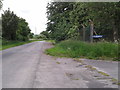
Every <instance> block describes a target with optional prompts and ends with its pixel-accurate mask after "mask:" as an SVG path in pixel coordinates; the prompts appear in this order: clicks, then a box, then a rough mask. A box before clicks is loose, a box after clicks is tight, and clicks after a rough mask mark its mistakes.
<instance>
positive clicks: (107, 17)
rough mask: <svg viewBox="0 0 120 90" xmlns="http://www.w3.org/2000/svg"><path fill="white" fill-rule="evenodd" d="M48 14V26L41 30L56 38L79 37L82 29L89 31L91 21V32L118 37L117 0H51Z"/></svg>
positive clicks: (119, 9)
mask: <svg viewBox="0 0 120 90" xmlns="http://www.w3.org/2000/svg"><path fill="white" fill-rule="evenodd" d="M47 18H48V23H47V30H46V31H44V32H42V33H43V34H44V35H46V36H47V37H48V38H49V39H54V40H56V41H61V40H66V39H70V38H73V39H80V38H81V36H82V33H81V31H82V30H83V29H84V28H85V30H86V31H89V29H90V24H91V23H92V24H93V25H94V34H98V35H103V36H104V39H105V40H107V41H118V40H119V38H120V36H119V35H120V2H87V3H86V2H51V3H48V5H47ZM86 37H87V36H86Z"/></svg>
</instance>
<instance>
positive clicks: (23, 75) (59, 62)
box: [0, 41, 117, 88]
mask: <svg viewBox="0 0 120 90" xmlns="http://www.w3.org/2000/svg"><path fill="white" fill-rule="evenodd" d="M50 47H52V45H51V43H48V42H45V41H36V42H32V43H29V44H25V45H21V46H17V47H13V48H9V49H6V50H3V51H2V87H3V88H111V87H112V88H116V87H117V85H115V84H114V85H113V84H112V83H111V82H110V81H109V78H108V77H105V76H101V75H99V74H98V73H96V72H94V71H91V70H89V69H87V68H85V66H84V65H80V64H79V63H78V62H75V61H73V59H71V58H57V57H52V56H49V55H46V54H44V51H45V49H47V48H50ZM0 54H1V52H0ZM111 69H112V67H111ZM96 76H97V77H96ZM97 78H99V79H97Z"/></svg>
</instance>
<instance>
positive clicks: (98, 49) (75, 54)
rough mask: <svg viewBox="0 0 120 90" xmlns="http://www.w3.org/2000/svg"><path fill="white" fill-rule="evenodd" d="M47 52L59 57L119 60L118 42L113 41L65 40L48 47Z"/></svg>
mask: <svg viewBox="0 0 120 90" xmlns="http://www.w3.org/2000/svg"><path fill="white" fill-rule="evenodd" d="M46 53H47V54H50V55H52V56H58V57H71V58H81V57H82V58H83V57H84V58H89V59H108V60H117V61H118V59H117V58H118V44H115V43H111V42H98V43H85V42H80V41H70V40H67V41H63V42H60V43H58V44H56V45H55V47H53V48H50V49H47V50H46Z"/></svg>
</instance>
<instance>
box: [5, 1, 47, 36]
mask: <svg viewBox="0 0 120 90" xmlns="http://www.w3.org/2000/svg"><path fill="white" fill-rule="evenodd" d="M47 3H48V0H4V1H3V10H7V9H8V8H10V10H11V11H14V12H15V14H17V15H18V16H20V17H22V18H24V19H26V21H27V22H28V23H29V26H30V28H31V30H32V32H33V33H37V34H39V33H40V32H41V31H44V30H45V29H46V27H47V26H46V25H45V24H46V22H47V18H46V16H47V15H46V6H47ZM35 28H36V32H35Z"/></svg>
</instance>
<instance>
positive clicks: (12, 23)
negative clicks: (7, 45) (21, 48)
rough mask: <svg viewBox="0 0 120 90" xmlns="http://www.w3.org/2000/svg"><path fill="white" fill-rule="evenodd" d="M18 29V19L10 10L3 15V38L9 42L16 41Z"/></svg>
mask: <svg viewBox="0 0 120 90" xmlns="http://www.w3.org/2000/svg"><path fill="white" fill-rule="evenodd" d="M17 28H18V17H17V16H16V14H14V12H11V11H10V9H8V10H6V11H5V12H4V14H2V29H3V33H2V37H3V38H5V39H7V40H16V31H17Z"/></svg>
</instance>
